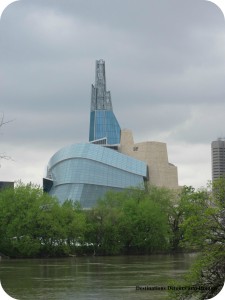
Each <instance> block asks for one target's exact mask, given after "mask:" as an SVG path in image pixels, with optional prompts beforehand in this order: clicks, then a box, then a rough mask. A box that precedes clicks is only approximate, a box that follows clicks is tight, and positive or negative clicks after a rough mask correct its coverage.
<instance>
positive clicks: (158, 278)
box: [0, 254, 196, 300]
mask: <svg viewBox="0 0 225 300" xmlns="http://www.w3.org/2000/svg"><path fill="white" fill-rule="evenodd" d="M195 257H196V255H193V254H179V255H151V256H115V257H74V258H65V259H34V260H31V259H29V260H2V261H1V262H0V279H1V283H2V286H3V288H4V289H5V291H6V292H7V293H8V294H9V295H10V296H12V297H15V298H16V299H19V300H23V299H24V300H25V299H29V300H30V299H33V300H36V299H37V300H38V299H54V300H62V299H63V300H72V299H79V300H89V299H98V300H105V299H108V300H112V299H124V300H126V299H129V300H130V299H164V298H165V295H166V292H164V291H140V290H136V286H147V285H148V286H162V287H164V286H167V281H168V280H170V279H171V278H179V277H180V275H181V274H183V273H184V272H186V271H187V270H188V268H189V267H190V265H191V263H192V262H193V260H194V258H195Z"/></svg>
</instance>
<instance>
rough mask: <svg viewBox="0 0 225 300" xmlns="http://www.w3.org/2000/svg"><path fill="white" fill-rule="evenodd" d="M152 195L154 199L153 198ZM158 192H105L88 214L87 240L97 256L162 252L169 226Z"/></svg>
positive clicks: (165, 247)
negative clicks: (88, 228) (93, 246)
mask: <svg viewBox="0 0 225 300" xmlns="http://www.w3.org/2000/svg"><path fill="white" fill-rule="evenodd" d="M153 195H154V197H153ZM161 204H162V203H161V202H160V193H158V195H157V196H156V193H154V194H152V195H151V194H148V193H147V192H146V191H144V190H137V189H136V190H126V191H124V192H120V193H113V192H110V193H108V194H107V195H106V196H105V198H104V199H102V200H101V201H99V203H98V205H97V206H96V207H95V208H94V209H93V210H92V211H91V212H90V213H89V216H88V222H89V227H90V228H91V229H90V230H89V231H88V236H87V239H88V240H89V241H90V242H91V243H93V244H94V245H95V250H94V251H95V253H97V254H119V253H126V254H128V253H131V254H132V253H135V254H140V253H152V252H159V251H165V250H167V249H168V247H169V244H168V241H169V231H170V230H169V225H168V221H167V220H168V217H167V213H166V211H165V210H162V207H161Z"/></svg>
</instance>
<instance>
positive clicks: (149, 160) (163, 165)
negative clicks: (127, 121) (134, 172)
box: [118, 129, 178, 189]
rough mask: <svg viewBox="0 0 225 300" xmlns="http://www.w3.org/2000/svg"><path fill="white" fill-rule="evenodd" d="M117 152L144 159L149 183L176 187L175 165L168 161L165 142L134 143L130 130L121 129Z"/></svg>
mask: <svg viewBox="0 0 225 300" xmlns="http://www.w3.org/2000/svg"><path fill="white" fill-rule="evenodd" d="M118 150H119V152H121V153H123V154H126V155H129V156H132V157H134V158H136V159H139V160H142V161H144V162H145V163H146V164H147V165H148V181H149V183H150V184H153V185H155V186H159V187H167V188H171V189H177V188H178V174H177V167H176V166H174V165H173V164H171V163H169V162H168V154H167V146H166V144H165V143H161V142H153V141H147V142H142V143H134V140H133V134H132V131H131V130H127V129H124V130H121V139H120V146H119V149H118Z"/></svg>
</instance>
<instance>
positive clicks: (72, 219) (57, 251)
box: [0, 183, 85, 257]
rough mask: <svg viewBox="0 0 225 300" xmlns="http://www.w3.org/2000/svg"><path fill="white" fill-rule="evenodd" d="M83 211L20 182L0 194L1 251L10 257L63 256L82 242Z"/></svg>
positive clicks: (83, 229) (83, 228) (36, 187)
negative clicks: (79, 241)
mask: <svg viewBox="0 0 225 300" xmlns="http://www.w3.org/2000/svg"><path fill="white" fill-rule="evenodd" d="M84 231H85V216H84V214H83V213H81V210H80V208H78V207H77V205H76V204H73V203H72V202H68V201H66V202H65V203H64V205H62V206H60V204H59V203H58V201H57V200H56V199H55V198H53V197H51V196H49V195H48V194H46V193H43V191H42V189H41V188H39V187H38V186H34V185H32V184H28V185H24V184H22V183H18V185H17V186H16V188H15V189H5V190H4V191H2V192H1V193H0V252H2V253H4V254H5V255H8V256H11V257H36V256H56V255H57V256H61V255H68V254H69V253H71V252H72V251H74V244H75V241H76V242H77V241H78V240H79V239H82V237H83V236H84Z"/></svg>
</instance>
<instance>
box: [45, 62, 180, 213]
mask: <svg viewBox="0 0 225 300" xmlns="http://www.w3.org/2000/svg"><path fill="white" fill-rule="evenodd" d="M145 182H148V183H150V184H152V185H156V186H163V187H168V188H172V189H177V188H178V176H177V168H176V167H175V166H174V165H172V164H170V163H169V162H168V155H167V148H166V144H165V143H160V142H142V143H136V144H135V143H134V141H133V136H132V132H131V131H130V130H121V129H120V126H119V123H118V121H117V119H116V117H115V115H114V113H113V109H112V102H111V95H110V92H109V91H107V90H106V77H105V62H104V61H103V60H98V61H96V73H95V85H92V96H91V111H90V130H89V143H86V144H76V145H70V146H67V147H64V148H62V149H61V150H59V151H58V152H56V153H55V154H54V155H53V156H52V158H51V159H50V161H49V164H48V168H47V174H46V178H44V179H43V186H44V191H46V192H48V193H50V194H51V195H53V196H56V197H58V199H59V200H60V201H61V202H63V201H65V200H66V199H72V200H75V201H79V202H80V204H81V206H82V207H83V208H90V207H92V206H94V205H95V203H96V201H97V200H98V199H99V198H101V197H103V196H104V194H105V193H106V192H107V191H108V190H115V191H121V190H123V189H125V188H129V187H142V188H143V187H144V183H145Z"/></svg>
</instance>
